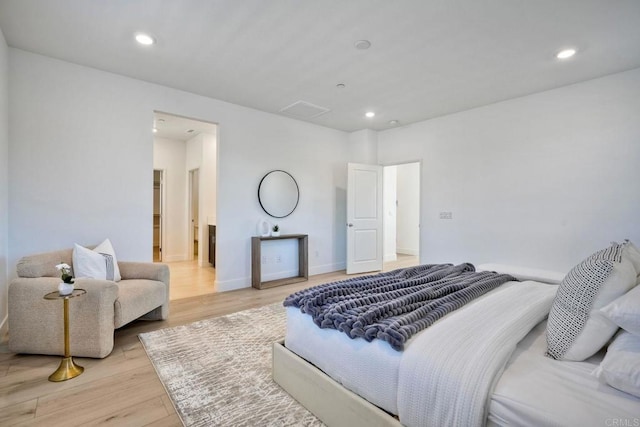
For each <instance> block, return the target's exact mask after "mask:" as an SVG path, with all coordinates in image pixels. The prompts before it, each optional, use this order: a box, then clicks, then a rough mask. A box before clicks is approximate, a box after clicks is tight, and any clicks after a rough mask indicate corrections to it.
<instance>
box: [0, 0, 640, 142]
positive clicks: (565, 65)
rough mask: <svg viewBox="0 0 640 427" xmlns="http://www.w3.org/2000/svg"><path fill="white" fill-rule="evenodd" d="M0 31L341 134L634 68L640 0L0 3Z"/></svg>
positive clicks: (27, 45) (34, 45)
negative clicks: (308, 110) (307, 114)
mask: <svg viewBox="0 0 640 427" xmlns="http://www.w3.org/2000/svg"><path fill="white" fill-rule="evenodd" d="M0 28H2V31H3V33H4V35H5V38H6V40H7V43H8V44H9V45H10V46H13V47H16V48H20V49H24V50H28V51H32V52H36V53H41V54H44V55H48V56H52V57H55V58H60V59H63V60H66V61H69V62H73V63H77V64H82V65H86V66H90V67H94V68H98V69H101V70H106V71H111V72H114V73H118V74H122V75H126V76H131V77H134V78H138V79H142V80H146V81H150V82H155V83H159V84H162V85H166V86H169V87H173V88H177V89H182V90H186V91H189V92H193V93H197V94H201V95H205V96H209V97H212V98H217V99H221V100H225V101H228V102H232V103H235V104H240V105H244V106H248V107H252V108H256V109H259V110H263V111H267V112H271V113H275V114H280V113H279V111H280V110H281V109H282V108H284V107H286V106H288V105H291V104H293V103H295V102H296V101H305V102H308V103H311V104H314V105H317V106H320V107H324V108H328V109H330V110H331V111H329V112H327V113H325V114H322V115H320V116H317V117H315V118H312V119H309V120H308V121H310V122H313V123H317V124H320V125H324V126H328V127H332V128H336V129H341V130H345V131H355V130H359V129H363V128H370V129H375V130H381V129H386V128H389V127H390V125H389V124H388V122H389V120H392V119H396V120H399V121H400V125H403V124H408V123H412V122H416V121H420V120H425V119H428V118H432V117H436V116H441V115H444V114H448V113H452V112H456V111H462V110H466V109H469V108H473V107H477V106H480V105H485V104H490V103H493V102H498V101H501V100H505V99H509V98H514V97H518V96H522V95H526V94H530V93H533V92H539V91H543V90H547V89H552V88H555V87H559V86H563V85H567V84H571V83H575V82H579V81H584V80H587V79H591V78H595V77H599V76H603V75H606V74H610V73H615V72H619V71H623V70H628V69H632V68H637V67H640V1H638V0H529V1H527V0H483V1H478V0H395V1H391V0H348V1H346V0H315V1H312V0H306V1H301V0H241V1H239V0H217V1H213V0H180V1H176V0H110V1H96V0H93V1H88V0H47V1H42V0H0ZM136 31H147V32H150V33H151V34H153V36H154V37H155V38H156V39H157V41H158V42H157V44H156V45H155V46H153V47H150V48H149V47H142V46H140V45H137V44H136V43H135V42H134V41H133V34H134V32H136ZM361 39H366V40H369V41H371V43H372V46H371V48H370V49H368V50H357V49H356V48H355V47H354V42H355V41H357V40H361ZM567 46H575V47H577V48H578V50H579V52H578V55H576V56H575V57H574V58H572V59H571V60H568V61H565V62H560V61H559V60H557V59H556V58H555V56H554V55H555V53H556V52H557V51H558V50H559V49H561V48H563V47H567ZM338 83H343V84H345V85H346V87H345V88H344V89H338V88H337V87H336V85H337V84H338ZM368 110H372V111H375V112H376V116H375V117H374V118H373V119H367V118H365V117H364V113H365V112H366V111H368Z"/></svg>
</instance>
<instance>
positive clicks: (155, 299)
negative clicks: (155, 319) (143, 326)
mask: <svg viewBox="0 0 640 427" xmlns="http://www.w3.org/2000/svg"><path fill="white" fill-rule="evenodd" d="M117 285H118V299H117V300H116V303H115V306H114V308H115V319H114V326H115V327H116V328H119V327H121V326H124V325H126V324H127V323H129V322H131V321H133V320H135V319H137V318H139V317H140V316H142V315H144V314H146V313H148V312H150V311H151V310H153V309H155V308H156V307H159V306H161V305H162V304H164V302H165V300H166V298H167V294H166V292H167V290H166V289H167V288H166V286H165V284H164V283H162V282H158V281H156V280H145V279H129V280H121V281H120V282H118V283H117Z"/></svg>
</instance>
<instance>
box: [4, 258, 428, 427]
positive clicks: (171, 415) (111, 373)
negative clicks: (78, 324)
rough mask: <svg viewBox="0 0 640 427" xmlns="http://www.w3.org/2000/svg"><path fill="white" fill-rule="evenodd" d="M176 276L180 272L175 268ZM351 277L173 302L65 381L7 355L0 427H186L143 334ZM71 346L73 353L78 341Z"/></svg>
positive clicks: (124, 331) (40, 360)
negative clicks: (161, 317) (163, 316)
mask: <svg viewBox="0 0 640 427" xmlns="http://www.w3.org/2000/svg"><path fill="white" fill-rule="evenodd" d="M416 264H417V258H416V257H410V256H401V257H399V259H398V261H396V262H393V263H387V264H385V270H392V269H394V268H400V267H406V266H411V265H416ZM171 271H172V274H173V273H174V270H173V268H172V270H171ZM176 275H177V273H176ZM185 276H186V274H185ZM346 277H350V276H346V275H345V274H344V271H342V272H335V273H328V274H322V275H318V276H312V277H310V278H309V281H308V282H302V283H295V284H292V285H286V286H281V287H277V288H272V289H264V290H256V289H253V288H247V289H241V290H237V291H232V292H222V293H208V294H206V295H200V296H195V297H190V298H184V299H176V300H172V301H171V313H170V316H169V319H168V320H166V321H158V322H143V321H136V322H133V323H131V324H129V325H127V326H125V327H123V328H121V329H118V330H117V331H116V332H115V346H114V349H113V352H112V353H111V354H110V355H109V356H108V357H106V358H105V359H88V358H77V359H75V360H76V362H77V363H78V364H79V365H81V366H84V367H85V371H84V373H83V374H82V375H80V376H79V377H76V378H74V379H72V380H69V381H66V382H62V383H52V382H49V381H48V380H47V377H48V376H49V375H50V374H51V373H52V372H53V371H54V370H55V369H56V368H57V366H58V363H59V361H60V358H59V357H54V356H39V355H16V354H11V353H6V352H5V353H0V425H1V426H14V425H20V426H23V425H28V426H31V425H41V426H87V425H114V426H146V425H152V426H180V425H182V424H181V423H180V420H179V419H178V416H177V414H176V412H175V410H174V409H173V406H172V404H171V401H170V399H169V397H168V396H167V394H166V392H165V390H164V387H163V386H162V383H160V380H159V379H158V377H157V375H156V373H155V371H154V369H153V366H152V365H151V362H150V361H149V359H148V357H147V355H146V353H145V352H144V349H143V348H142V345H141V344H140V341H139V340H138V337H137V335H138V334H139V333H141V332H148V331H152V330H157V329H161V328H166V327H171V326H178V325H184V324H187V323H191V322H195V321H197V320H201V319H205V318H209V317H214V316H221V315H225V314H229V313H233V312H236V311H240V310H245V309H249V308H254V307H259V306H262V305H265V304H270V303H274V302H278V301H282V300H283V299H284V298H285V297H286V296H287V295H289V294H290V293H292V292H295V291H297V290H300V289H304V288H306V287H309V286H313V285H317V284H320V283H325V282H330V281H334V280H341V279H344V278H346ZM173 280H174V278H173V277H172V281H173ZM184 280H185V281H186V280H187V279H184ZM172 292H173V289H172ZM71 321H73V319H72V320H71ZM71 346H72V349H73V343H71ZM4 347H5V348H6V343H5V344H4ZM0 351H2V349H1V348H0ZM5 351H6V350H5Z"/></svg>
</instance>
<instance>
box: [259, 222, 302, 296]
mask: <svg viewBox="0 0 640 427" xmlns="http://www.w3.org/2000/svg"><path fill="white" fill-rule="evenodd" d="M283 239H298V275H297V276H292V277H285V278H284V279H276V280H269V281H267V282H263V281H262V264H261V261H262V242H263V241H264V240H283ZM308 279H309V238H308V235H306V234H283V235H281V236H277V237H273V236H269V237H260V236H256V237H252V238H251V286H253V287H254V288H256V289H267V288H273V287H274V286H280V285H288V284H290V283H297V282H304V281H305V280H308Z"/></svg>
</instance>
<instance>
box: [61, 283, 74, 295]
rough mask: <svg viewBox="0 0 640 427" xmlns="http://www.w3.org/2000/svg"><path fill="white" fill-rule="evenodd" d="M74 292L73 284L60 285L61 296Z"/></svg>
mask: <svg viewBox="0 0 640 427" xmlns="http://www.w3.org/2000/svg"><path fill="white" fill-rule="evenodd" d="M71 292H73V283H64V282H62V283H60V284H59V285H58V293H59V294H60V295H70V294H71Z"/></svg>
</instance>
